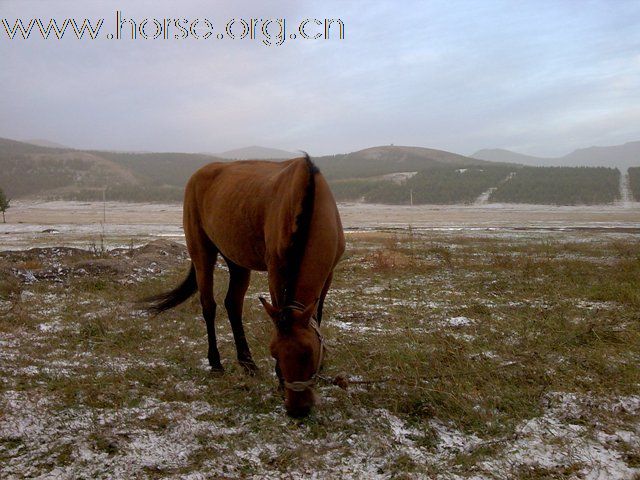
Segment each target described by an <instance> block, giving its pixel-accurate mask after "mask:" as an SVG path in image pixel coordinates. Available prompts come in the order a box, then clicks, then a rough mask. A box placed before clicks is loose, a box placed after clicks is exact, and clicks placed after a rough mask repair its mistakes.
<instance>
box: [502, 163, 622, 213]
mask: <svg viewBox="0 0 640 480" xmlns="http://www.w3.org/2000/svg"><path fill="white" fill-rule="evenodd" d="M618 198H620V171H619V170H618V169H617V168H606V167H522V168H520V169H518V171H517V173H516V174H515V175H514V176H513V178H511V179H510V180H509V181H508V182H505V183H503V184H502V185H500V186H499V187H498V188H497V189H496V190H495V191H494V192H493V193H492V194H491V195H490V197H489V201H491V202H504V203H534V204H536V203H537V204H555V205H595V204H604V203H612V202H614V201H615V200H616V199H618Z"/></svg>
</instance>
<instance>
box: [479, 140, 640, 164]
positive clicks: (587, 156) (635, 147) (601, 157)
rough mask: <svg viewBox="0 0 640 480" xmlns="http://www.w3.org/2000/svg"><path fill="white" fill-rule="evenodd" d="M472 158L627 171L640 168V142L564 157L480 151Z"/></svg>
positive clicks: (582, 151) (575, 152)
mask: <svg viewBox="0 0 640 480" xmlns="http://www.w3.org/2000/svg"><path fill="white" fill-rule="evenodd" d="M472 157H473V158H478V159H482V160H489V161H493V162H511V163H520V164H522V165H531V166H568V167H602V166H610V167H611V166H613V167H619V168H624V169H627V168H629V167H634V166H640V141H638V142H628V143H625V144H624V145H613V146H609V147H589V148H581V149H578V150H575V151H573V152H571V153H569V154H567V155H564V156H563V157H552V158H543V157H533V156H530V155H523V154H521V153H517V152H512V151H510V150H503V149H485V150H479V151H477V152H476V153H474V154H473V155H472Z"/></svg>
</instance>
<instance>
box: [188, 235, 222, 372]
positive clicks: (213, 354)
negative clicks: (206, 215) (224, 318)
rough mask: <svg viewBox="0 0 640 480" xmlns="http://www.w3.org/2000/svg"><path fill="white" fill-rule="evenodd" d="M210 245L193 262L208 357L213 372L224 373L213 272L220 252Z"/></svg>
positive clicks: (200, 250)
mask: <svg viewBox="0 0 640 480" xmlns="http://www.w3.org/2000/svg"><path fill="white" fill-rule="evenodd" d="M208 243H209V245H207V246H206V247H205V248H200V249H197V252H192V254H191V261H192V262H193V265H194V267H195V269H196V281H197V282H198V291H199V292H200V305H201V306H202V316H203V317H204V321H205V323H206V324H207V337H208V340H209V351H208V355H207V357H208V358H209V365H211V369H212V370H214V371H217V372H222V371H224V369H223V368H222V364H221V363H220V353H219V352H218V343H217V340H216V301H215V299H214V297H213V270H214V268H215V265H216V258H217V257H218V250H217V248H216V247H215V246H214V245H213V244H212V243H210V242H208Z"/></svg>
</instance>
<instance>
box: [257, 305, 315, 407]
mask: <svg viewBox="0 0 640 480" xmlns="http://www.w3.org/2000/svg"><path fill="white" fill-rule="evenodd" d="M260 301H261V302H262V305H263V306H264V308H265V310H266V311H267V313H268V314H269V316H270V317H271V319H272V320H273V323H274V324H275V327H276V328H275V330H274V333H273V337H272V339H271V345H270V349H271V356H273V358H275V360H276V373H277V374H278V377H279V378H280V381H281V382H283V384H284V391H285V407H286V409H287V413H288V414H289V415H291V416H292V417H304V416H306V415H308V414H309V412H310V411H311V407H312V406H313V405H314V403H315V401H316V396H315V393H314V391H313V386H314V385H315V382H316V377H317V374H318V372H319V371H320V367H321V365H322V359H323V356H324V345H323V343H322V336H321V335H320V330H319V329H318V325H317V323H316V321H315V320H314V319H313V318H312V317H313V314H314V312H315V309H316V304H317V300H316V301H315V302H313V303H312V304H311V305H307V306H303V305H301V304H298V303H297V302H294V303H293V304H292V305H287V306H285V307H284V308H281V309H280V308H276V307H274V306H273V305H271V304H270V303H269V302H267V301H266V300H265V299H264V298H262V297H261V298H260Z"/></svg>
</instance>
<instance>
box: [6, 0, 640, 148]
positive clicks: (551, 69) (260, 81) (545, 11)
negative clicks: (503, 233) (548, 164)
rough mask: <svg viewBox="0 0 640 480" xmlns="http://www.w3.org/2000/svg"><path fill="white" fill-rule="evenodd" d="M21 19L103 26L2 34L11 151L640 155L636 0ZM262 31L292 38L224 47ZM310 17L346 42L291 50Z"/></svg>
mask: <svg viewBox="0 0 640 480" xmlns="http://www.w3.org/2000/svg"><path fill="white" fill-rule="evenodd" d="M118 9H120V10H121V12H122V16H123V17H124V18H125V19H134V20H136V21H137V25H139V24H141V23H142V20H144V19H145V18H147V19H149V22H148V23H147V27H146V28H147V29H146V30H145V32H146V33H147V34H148V36H149V37H151V36H153V33H154V32H155V31H156V30H155V26H154V24H153V19H159V21H160V20H162V19H165V18H169V19H176V18H181V19H186V20H188V21H189V22H192V21H193V20H195V19H208V20H210V21H211V22H212V25H213V29H212V30H213V31H214V34H213V35H212V36H211V37H210V38H208V39H205V38H202V37H203V36H204V33H203V32H205V33H206V31H207V29H208V27H207V25H206V24H204V23H203V21H201V22H200V23H199V24H197V27H196V30H195V31H196V34H198V32H200V35H199V36H200V38H199V39H196V38H193V37H192V36H189V38H186V39H185V38H180V39H176V38H175V37H174V36H172V35H173V32H172V34H170V35H168V36H169V38H167V39H164V38H162V37H161V38H158V39H152V38H149V39H144V38H142V37H141V36H140V35H138V38H137V39H135V40H132V39H131V38H130V31H127V30H126V28H127V27H128V26H129V25H130V24H126V25H125V27H126V28H125V29H123V35H125V34H128V35H129V37H127V38H121V39H117V38H114V39H108V38H106V37H107V34H108V33H110V32H114V31H115V23H116V22H115V18H116V10H118ZM18 18H20V19H22V21H23V22H24V23H25V25H26V24H28V22H29V20H31V19H32V18H40V19H42V21H43V22H44V23H45V26H46V24H48V22H49V19H50V18H55V19H56V21H57V22H58V24H59V25H61V24H62V23H63V21H64V19H65V18H75V19H76V21H78V23H81V21H82V19H84V18H88V19H90V20H92V21H94V24H95V23H97V20H98V19H100V18H104V23H103V26H102V28H101V31H100V35H99V37H98V38H97V39H95V40H90V39H89V38H88V37H85V38H84V39H82V40H78V39H76V38H75V36H74V35H73V34H72V33H73V32H72V31H71V30H69V31H68V32H67V33H66V34H65V37H64V38H63V39H62V40H58V39H55V38H49V39H47V40H44V39H42V38H41V37H40V33H39V32H38V30H37V27H36V29H35V30H34V31H33V32H32V34H31V36H30V37H29V38H28V39H27V40H24V39H22V38H20V37H19V36H18V37H17V38H14V39H13V40H11V39H9V38H8V35H7V33H6V31H5V27H4V26H3V25H0V88H1V90H0V137H8V138H14V139H22V140H24V139H32V138H44V139H47V140H51V141H55V142H59V143H61V144H64V145H67V146H71V147H75V148H83V149H84V148H91V149H112V150H127V151H180V152H221V151H224V150H229V149H233V148H240V147H244V146H249V145H261V146H266V147H274V148H282V149H285V150H290V151H296V150H305V151H308V152H310V153H311V154H312V155H325V154H333V153H344V152H351V151H356V150H359V149H362V148H367V147H371V146H376V145H388V144H395V145H414V146H424V147H430V148H438V149H442V150H448V151H452V152H456V153H461V154H465V155H469V154H472V153H474V152H475V151H477V150H479V149H482V148H506V149H511V150H514V151H517V152H520V153H526V154H529V155H539V156H559V155H564V154H566V153H568V152H570V151H572V150H574V149H576V148H582V147H588V146H591V145H615V144H621V143H625V142H628V141H635V140H640V2H638V1H636V0H632V1H626V0H609V1H607V0H601V1H589V0H575V1H574V0H551V1H547V0H532V1H527V0H510V1H498V0H482V1H480V0H477V1H471V0H465V1H458V0H446V1H440V0H437V1H436V0H433V1H432V0H423V1H403V2H397V1H375V0H368V1H346V0H329V1H323V2H318V1H302V0H296V1H280V2H255V1H244V0H233V1H231V0H229V1H222V0H218V1H215V2H212V1H204V0H203V1H183V2H175V1H163V0H153V1H136V2H135V4H134V2H112V1H93V2H86V1H84V0H83V1H75V0H66V1H57V0H46V1H44V0H42V1H30V0H0V22H2V20H3V19H4V20H6V22H7V24H8V25H9V26H10V28H13V26H14V22H15V21H16V19H18ZM252 18H253V19H258V21H257V22H256V24H257V25H258V26H260V25H261V24H260V23H259V20H260V19H262V20H266V19H281V18H284V19H286V33H287V40H285V42H284V43H282V44H281V45H275V44H272V45H270V46H268V45H265V44H264V43H263V41H262V39H263V38H264V37H261V36H260V35H259V34H260V29H259V28H258V30H257V34H256V38H255V39H250V38H245V39H239V38H236V39H233V40H232V39H229V38H227V37H223V38H222V39H217V38H216V35H217V33H218V32H224V31H225V25H226V24H227V22H228V21H229V20H231V19H236V23H235V24H234V25H235V26H239V25H241V24H240V20H241V19H244V20H245V21H248V22H249V21H250V19H252ZM307 18H309V19H314V18H315V19H320V20H323V19H325V18H326V19H340V20H342V22H343V24H344V27H345V28H344V39H339V38H338V35H337V31H336V30H332V38H330V39H328V40H324V39H318V40H313V39H302V38H300V35H299V34H298V35H297V38H296V39H293V40H292V39H290V38H289V36H290V35H291V34H292V33H296V32H297V28H298V26H299V24H300V22H301V21H302V20H304V19H307ZM276 27H278V25H277V23H275V22H273V23H272V24H271V25H270V27H269V28H271V30H268V31H269V32H271V33H272V36H275V32H276V30H277V28H276ZM128 28H130V27H128ZM198 28H200V30H198ZM316 28H318V27H316V26H315V25H314V24H313V23H309V24H308V25H307V30H305V31H306V32H311V33H315V32H317V31H319V30H316ZM176 31H177V30H176ZM235 32H236V36H239V32H240V29H239V30H236V31H235ZM223 35H224V33H223ZM51 37H53V34H51ZM272 43H274V42H272Z"/></svg>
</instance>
